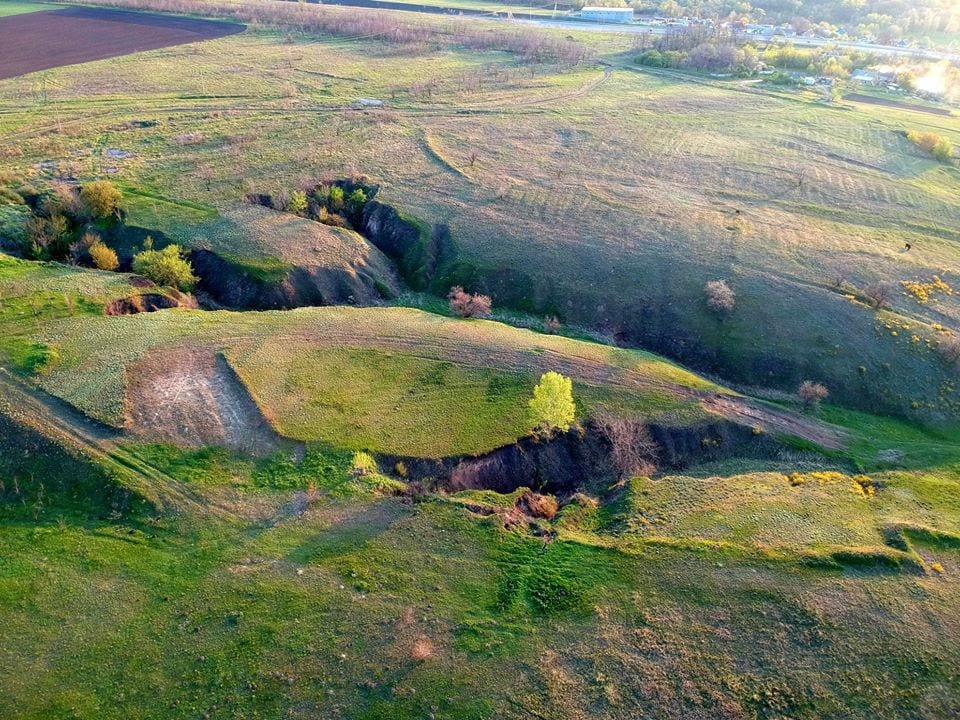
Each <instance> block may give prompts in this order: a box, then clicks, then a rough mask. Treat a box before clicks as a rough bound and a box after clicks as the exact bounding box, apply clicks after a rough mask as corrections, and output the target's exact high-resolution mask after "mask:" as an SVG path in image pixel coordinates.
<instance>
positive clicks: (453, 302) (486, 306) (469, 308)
mask: <svg viewBox="0 0 960 720" xmlns="http://www.w3.org/2000/svg"><path fill="white" fill-rule="evenodd" d="M447 298H448V299H449V301H450V310H451V311H452V312H453V313H454V314H455V315H459V316H460V317H463V318H468V317H490V311H491V309H492V307H493V302H492V301H491V300H490V297H489V296H488V295H480V294H471V293H468V292H467V291H466V290H464V289H463V288H462V287H460V286H459V285H454V286H453V287H452V288H450V293H449V294H448V295H447Z"/></svg>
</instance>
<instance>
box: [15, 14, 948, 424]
mask: <svg viewBox="0 0 960 720" xmlns="http://www.w3.org/2000/svg"><path fill="white" fill-rule="evenodd" d="M423 22H433V20H429V19H424V20H423ZM436 22H440V20H437V21H436ZM444 22H445V21H444ZM578 37H582V38H583V40H584V42H587V43H594V42H596V43H598V44H597V47H598V48H599V49H600V51H601V52H602V53H606V55H605V56H606V57H607V58H609V59H610V60H611V61H612V62H614V63H615V64H616V68H615V69H614V70H613V71H612V72H609V71H605V70H604V69H602V68H599V67H593V66H581V67H580V68H578V69H574V70H566V71H562V72H561V71H558V70H557V68H555V67H553V66H550V65H533V66H525V65H523V64H519V63H518V62H517V61H516V60H515V59H514V58H513V57H511V56H510V55H508V54H506V53H501V52H495V51H487V52H477V51H467V50H458V49H446V48H444V49H439V48H433V47H425V48H418V49H417V50H416V51H408V49H407V48H405V46H403V45H394V44H391V43H386V42H378V41H365V42H344V41H342V40H336V39H329V38H322V37H321V38H315V37H300V36H296V35H294V36H293V37H292V38H291V39H290V40H289V41H287V40H286V39H284V38H283V37H282V36H280V35H276V34H271V33H267V32H253V31H247V32H245V33H243V34H241V35H237V36H233V37H230V38H224V39H221V40H216V41H212V42H208V43H203V44H199V45H194V46H186V47H183V48H174V49H168V50H164V51H157V52H151V53H144V54H142V55H134V56H127V57H124V58H121V59H117V60H112V61H110V77H111V80H110V81H109V82H106V81H105V80H103V77H104V76H103V70H104V68H106V65H105V64H104V63H90V64H87V65H83V66H77V67H70V68H61V69H58V70H55V71H51V73H50V74H49V77H50V78H51V79H52V80H53V79H55V81H56V84H55V85H54V84H53V83H51V84H50V86H49V87H50V88H52V89H50V90H48V91H47V95H46V98H47V99H46V100H45V101H44V102H45V103H52V102H55V103H56V107H57V111H58V113H59V115H58V117H59V120H58V122H59V127H60V128H61V129H65V131H64V132H56V133H54V132H52V129H53V128H54V125H51V124H50V122H49V120H47V119H46V118H47V117H48V111H49V107H48V105H46V104H36V105H32V106H26V107H25V106H24V105H23V103H22V102H21V101H20V98H21V97H22V96H23V93H24V92H28V91H29V88H30V83H31V82H33V80H31V78H29V77H27V78H19V79H12V80H8V81H4V82H3V83H0V110H2V111H3V112H2V114H0V130H2V132H3V137H4V139H3V141H2V142H0V147H2V153H4V154H5V155H6V160H5V163H6V164H7V165H8V166H9V167H10V168H11V169H13V170H15V171H17V172H21V173H24V174H26V175H28V176H29V175H33V174H36V173H37V172H38V171H37V170H35V169H34V168H35V167H36V165H37V163H39V162H41V161H44V162H47V163H52V164H53V166H56V167H58V168H68V169H69V171H70V172H71V173H75V174H76V175H77V176H78V177H90V176H92V175H95V174H101V173H107V172H108V171H109V173H110V174H111V176H112V177H114V178H117V179H118V180H119V181H120V182H122V183H125V184H126V186H127V187H129V188H130V189H131V191H132V192H133V193H134V197H136V193H141V194H143V195H141V196H140V197H149V198H154V200H151V201H150V202H144V201H141V200H137V201H135V202H134V205H135V208H136V213H135V216H136V217H137V218H138V222H140V221H142V223H143V224H145V225H150V224H152V223H154V222H155V223H156V224H157V225H160V226H165V225H169V224H171V223H172V222H173V221H174V220H175V221H176V222H178V223H180V224H181V225H183V226H184V227H182V228H181V229H180V232H181V236H182V237H185V238H187V239H188V240H189V239H190V238H197V237H201V236H202V237H205V238H206V239H207V241H209V242H212V243H218V246H219V247H222V248H223V249H224V251H230V250H231V249H232V250H233V251H234V253H235V254H236V255H237V256H238V257H246V255H245V253H248V252H249V251H250V249H251V248H253V247H256V248H257V249H258V250H269V254H270V255H271V256H272V257H274V258H277V259H278V260H281V258H283V257H285V256H286V255H288V254H296V253H297V252H298V250H297V249H296V248H297V247H298V246H297V244H296V242H295V241H292V240H290V241H288V240H286V239H284V240H283V241H282V242H276V239H278V238H286V237H287V235H286V233H285V232H283V233H279V232H278V233H276V234H273V235H272V236H270V237H268V240H267V241H266V242H267V245H266V246H265V245H264V241H261V240H253V241H252V242H253V244H251V240H250V239H249V237H248V236H247V233H248V229H249V230H250V232H251V233H252V234H253V235H256V225H257V222H259V221H256V222H252V223H251V221H250V219H249V218H246V217H243V218H239V219H234V220H231V219H230V213H231V212H232V211H231V210H230V209H231V208H235V207H236V204H237V203H238V202H239V201H240V200H241V198H242V196H243V194H244V193H245V192H247V191H249V190H250V189H263V188H268V189H270V188H277V187H287V188H291V187H295V186H296V185H297V184H298V182H299V181H300V180H301V179H303V178H305V177H317V176H328V177H329V176H350V175H352V174H353V173H363V174H366V175H369V176H370V177H371V178H372V179H373V180H374V181H376V182H378V183H379V184H380V185H381V186H382V190H381V195H380V197H381V198H382V199H383V200H385V201H388V202H390V203H392V204H394V205H395V206H397V207H398V208H399V209H401V210H403V211H404V212H406V213H407V214H409V215H411V216H414V217H417V218H419V219H421V220H422V221H425V222H426V223H428V224H435V223H440V224H446V225H448V226H449V228H450V232H451V237H452V240H453V248H452V252H451V253H448V254H447V256H445V257H444V258H443V262H442V264H441V267H440V268H439V269H438V271H437V272H436V274H435V276H434V279H433V283H434V289H435V290H437V291H444V290H445V289H446V287H447V286H448V285H449V284H450V283H453V282H460V283H463V284H466V285H467V286H468V287H469V288H471V289H479V290H484V291H486V292H489V293H491V294H492V295H493V298H494V303H495V304H496V305H499V306H501V307H514V308H518V309H522V310H525V311H529V312H532V313H535V314H545V313H551V314H556V315H558V316H560V318H561V319H562V320H564V321H566V322H572V323H576V324H581V325H588V326H592V327H595V328H599V329H602V330H604V331H605V332H608V333H609V334H610V335H612V336H615V337H618V338H620V339H621V340H622V341H624V342H627V343H633V344H639V345H641V346H643V347H646V348H648V349H652V350H655V351H658V352H661V353H665V354H667V355H669V356H670V357H673V358H676V359H679V360H681V361H683V362H685V363H687V364H691V365H693V366H696V367H698V368H701V369H706V370H710V371H712V372H717V373H720V374H722V375H723V376H725V377H726V378H728V379H730V380H733V381H737V382H742V383H747V384H751V385H762V386H773V387H775V388H778V389H781V390H793V389H794V388H795V387H796V386H797V385H798V384H799V382H800V381H801V380H803V379H807V378H812V379H817V380H822V381H824V382H826V383H827V384H828V386H829V387H830V389H831V390H832V392H833V393H834V396H836V397H838V398H839V399H841V400H842V401H844V402H847V403H855V404H858V405H860V406H861V407H862V408H865V409H868V410H885V411H894V412H897V413H900V414H903V415H906V416H911V417H918V418H921V419H923V420H925V421H929V422H932V423H936V424H940V425H944V426H950V425H953V424H955V423H956V419H957V412H958V410H957V405H956V402H955V400H954V399H953V397H952V395H950V394H949V393H946V392H943V391H942V390H941V388H942V387H943V385H944V383H945V382H948V381H950V380H951V379H952V378H954V377H955V375H956V367H951V366H949V365H948V364H947V363H945V362H944V361H942V360H941V359H940V356H939V353H938V352H937V346H938V344H939V343H940V342H941V341H942V339H943V338H944V337H945V336H946V335H947V334H949V333H951V332H952V333H956V332H957V328H958V325H960V305H958V302H957V295H956V294H954V293H947V292H934V293H933V294H932V295H930V296H929V298H928V299H927V300H926V301H925V302H920V300H919V299H918V297H917V296H916V295H914V294H911V292H909V291H908V290H907V289H906V288H905V287H904V286H902V285H901V283H902V282H910V283H921V284H923V283H931V282H932V281H933V277H934V276H935V275H936V276H938V277H941V278H942V280H943V281H944V282H945V283H946V284H947V286H949V287H950V288H953V287H954V286H956V285H957V277H956V273H957V272H958V256H957V244H956V243H957V240H958V236H957V234H956V230H955V228H954V227H953V224H952V223H951V222H950V218H954V217H957V216H958V214H960V208H958V207H957V200H956V199H957V197H958V196H960V192H958V191H960V171H958V169H957V167H956V166H955V164H954V165H950V164H942V163H938V162H936V161H935V160H933V159H932V158H929V157H925V156H924V155H923V153H922V151H920V150H919V149H918V148H916V147H914V146H913V145H912V144H911V143H909V142H908V141H907V140H906V139H905V138H904V137H903V131H905V130H908V129H915V130H921V131H934V132H937V133H939V134H941V135H944V136H946V137H948V138H952V139H953V140H954V141H955V142H956V141H960V126H958V124H957V120H956V118H955V117H949V116H937V115H931V114H927V113H923V112H920V111H917V112H913V111H909V110H902V109H893V108H885V107H879V106H872V105H867V104H861V103H840V104H832V105H831V104H824V103H823V102H822V99H821V97H820V95H819V94H817V93H815V92H812V91H793V90H790V91H784V90H781V89H777V88H767V87H765V86H763V85H749V86H748V85H741V84H738V83H736V82H716V81H705V80H703V79H700V78H696V77H689V76H682V75H679V74H676V73H673V72H668V71H663V72H659V71H643V72H639V71H637V69H636V68H632V67H630V66H629V64H624V57H623V56H622V55H619V54H617V53H619V52H620V51H622V50H624V49H625V48H624V47H623V45H622V43H623V42H624V41H623V40H622V39H620V40H618V39H616V38H615V37H607V38H604V39H603V40H602V41H600V40H595V39H594V38H592V37H591V36H589V35H583V36H579V35H578ZM617 43H621V45H617ZM226 58H229V61H227V60H225V59H226ZM364 97H372V98H380V99H384V100H385V101H386V103H387V105H386V106H385V107H384V108H379V109H378V108H372V109H369V108H368V109H366V110H358V109H356V107H355V104H354V103H355V101H356V100H357V98H364ZM110 148H114V149H120V150H123V151H124V152H126V153H129V155H128V156H125V157H123V156H120V155H118V154H117V153H112V154H110V155H108V154H107V150H108V149H110ZM474 154H475V159H471V157H472V156H473V155H474ZM42 167H44V168H50V167H51V165H44V166H42ZM41 172H47V173H49V170H45V171H41ZM164 198H166V200H167V201H169V202H168V203H167V204H166V205H165V204H164V201H163V199H164ZM150 203H153V205H152V207H153V208H154V210H155V211H156V212H155V213H154V214H155V215H157V213H159V216H156V217H153V218H151V216H150V212H148V211H147V210H145V209H144V206H146V205H149V204H150ZM194 206H195V207H204V208H210V212H213V213H215V215H214V216H212V219H211V217H210V216H207V215H205V213H206V212H208V211H203V212H200V215H197V212H199V211H191V210H190V208H191V207H194ZM157 208H159V210H157ZM195 215H197V216H196V217H194V216H195ZM201 215H202V216H203V217H200V216H201ZM218 215H222V216H223V218H224V219H223V220H219V219H217V216H218ZM160 216H165V218H166V219H164V217H160ZM291 222H293V221H291ZM191 225H192V226H193V227H192V228H191ZM248 226H251V227H250V228H248ZM228 227H229V228H233V230H230V231H226V230H225V229H226V228H228ZM238 228H239V230H240V232H239V234H238V233H237V232H235V230H237V229H238ZM221 230H224V232H223V233H222V234H221ZM268 235H269V234H268ZM338 242H339V241H338ZM906 242H910V243H911V244H912V247H913V249H912V250H910V251H909V252H905V251H904V248H905V243H906ZM234 245H236V247H234ZM351 252H352V251H351ZM281 261H282V262H287V261H286V260H281ZM717 278H723V279H726V280H728V282H729V283H730V285H731V287H732V288H733V289H734V291H735V292H736V294H737V308H736V310H735V311H734V313H733V314H732V316H731V317H729V318H727V319H725V320H722V321H720V320H718V319H717V318H716V317H715V315H714V314H713V313H711V312H710V311H709V310H708V308H707V307H706V304H705V302H704V293H703V287H704V283H705V282H706V281H707V280H711V279H717ZM877 282H886V283H889V284H890V286H891V287H892V289H893V291H894V292H893V293H892V296H891V303H892V309H891V311H890V312H892V313H893V314H892V315H891V316H889V317H887V316H883V315H878V314H877V313H875V312H874V311H872V310H870V309H869V308H867V307H866V306H865V305H864V304H863V303H862V302H855V301H851V299H850V296H852V297H853V299H854V300H857V299H862V298H863V293H864V290H865V289H866V288H867V287H868V286H869V285H871V284H873V283H877ZM799 310H802V311H799ZM897 325H902V326H903V327H902V328H901V329H897V327H895V326H897ZM888 326H890V327H888ZM890 330H897V335H896V336H894V335H892V333H891V332H890ZM914 335H915V336H917V338H918V339H917V340H914V339H913V337H914Z"/></svg>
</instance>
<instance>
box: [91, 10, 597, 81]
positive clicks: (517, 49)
mask: <svg viewBox="0 0 960 720" xmlns="http://www.w3.org/2000/svg"><path fill="white" fill-rule="evenodd" d="M95 4H100V5H111V6H115V7H125V8H136V9H140V10H155V11H162V12H171V13H182V14H192V15H202V16H207V17H218V18H224V19H228V20H234V21H236V22H241V23H247V24H252V25H259V26H263V27H271V28H279V29H283V30H287V31H295V32H305V33H306V32H309V33H315V34H317V33H319V34H326V35H334V36H338V37H346V38H349V39H351V40H353V39H356V38H367V39H375V40H379V41H381V42H385V43H390V44H394V45H407V46H414V47H416V46H426V47H430V46H433V47H450V46H454V45H455V46H460V47H465V48H468V49H471V50H502V51H506V52H510V53H513V54H514V55H516V56H517V57H518V58H519V59H520V60H521V61H523V62H526V63H556V64H560V65H568V66H572V65H577V64H579V63H583V62H586V61H589V60H592V59H593V58H594V57H595V52H594V50H593V49H592V48H589V47H588V46H586V45H584V44H583V43H581V42H579V41H577V40H575V39H573V38H569V37H565V36H560V35H556V34H552V33H548V32H544V31H541V30H537V29H533V28H527V29H518V30H512V31H504V30H503V29H502V28H488V27H486V26H483V25H480V24H477V23H471V22H467V21H464V20H462V19H457V18H449V19H444V20H440V19H438V18H432V19H429V20H428V19H424V18H421V17H417V16H416V15H414V14H412V13H411V14H406V13H384V12H372V11H364V12H357V11H356V10H355V9H352V8H339V7H327V6H324V5H322V4H312V3H311V4H309V5H308V4H306V3H290V2H276V1H275V0H245V2H243V3H237V2H233V1H232V0H97V2H96V3H95Z"/></svg>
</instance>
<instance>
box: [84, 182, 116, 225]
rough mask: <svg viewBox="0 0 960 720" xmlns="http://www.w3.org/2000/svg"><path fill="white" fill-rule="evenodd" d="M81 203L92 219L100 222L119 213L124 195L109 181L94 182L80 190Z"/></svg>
mask: <svg viewBox="0 0 960 720" xmlns="http://www.w3.org/2000/svg"><path fill="white" fill-rule="evenodd" d="M80 201H81V202H82V203H83V207H84V208H85V209H86V211H87V213H88V214H89V215H90V217H92V218H94V219H95V220H98V219H100V218H106V217H110V216H111V215H113V214H114V213H115V212H117V210H119V209H120V203H121V202H122V201H123V195H122V194H121V192H120V190H118V189H117V187H116V186H115V185H114V184H113V183H112V182H110V181H109V180H94V181H93V182H88V183H86V184H85V185H84V186H83V187H82V188H80Z"/></svg>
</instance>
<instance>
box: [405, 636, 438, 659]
mask: <svg viewBox="0 0 960 720" xmlns="http://www.w3.org/2000/svg"><path fill="white" fill-rule="evenodd" d="M433 654H434V650H433V643H432V642H430V638H427V637H421V638H417V641H416V642H415V643H413V647H411V648H410V659H411V660H413V661H414V662H423V661H425V660H429V659H430V658H432V657H433Z"/></svg>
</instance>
